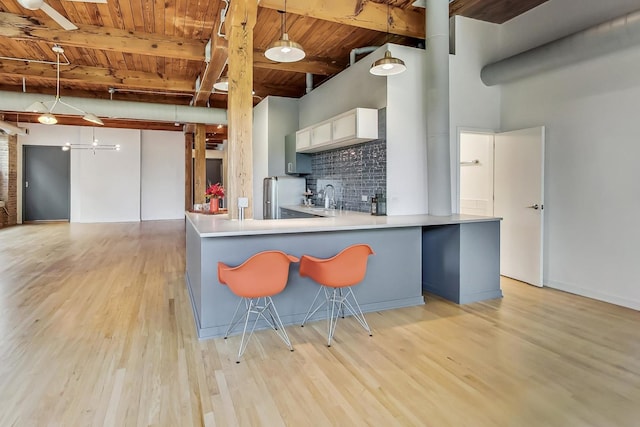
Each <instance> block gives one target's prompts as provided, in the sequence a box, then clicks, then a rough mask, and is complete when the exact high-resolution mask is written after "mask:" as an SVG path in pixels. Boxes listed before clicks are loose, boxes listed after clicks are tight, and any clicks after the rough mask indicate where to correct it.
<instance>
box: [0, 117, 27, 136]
mask: <svg viewBox="0 0 640 427" xmlns="http://www.w3.org/2000/svg"><path fill="white" fill-rule="evenodd" d="M0 130H3V131H5V132H6V133H7V134H8V135H22V136H25V135H28V134H29V129H25V128H20V127H18V126H16V125H14V124H12V123H9V122H5V121H4V120H0Z"/></svg>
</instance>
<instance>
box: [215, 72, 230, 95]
mask: <svg viewBox="0 0 640 427" xmlns="http://www.w3.org/2000/svg"><path fill="white" fill-rule="evenodd" d="M213 88H214V89H215V90H219V91H220V92H229V77H227V76H222V77H220V78H219V79H218V80H216V82H215V83H214V84H213Z"/></svg>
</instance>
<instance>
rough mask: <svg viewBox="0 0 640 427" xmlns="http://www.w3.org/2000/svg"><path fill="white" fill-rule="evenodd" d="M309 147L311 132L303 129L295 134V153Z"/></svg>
mask: <svg viewBox="0 0 640 427" xmlns="http://www.w3.org/2000/svg"><path fill="white" fill-rule="evenodd" d="M310 146H311V130H310V129H304V130H300V131H298V132H296V151H299V150H304V149H305V148H307V147H310Z"/></svg>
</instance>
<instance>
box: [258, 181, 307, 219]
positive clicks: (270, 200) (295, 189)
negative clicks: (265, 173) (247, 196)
mask: <svg viewBox="0 0 640 427" xmlns="http://www.w3.org/2000/svg"><path fill="white" fill-rule="evenodd" d="M305 183H306V181H305V179H304V178H299V177H295V176H270V177H267V178H265V179H264V183H263V199H262V200H263V208H262V212H263V214H262V217H263V218H264V219H280V207H282V206H287V205H299V204H301V202H302V199H303V198H304V196H303V194H302V193H304V191H305Z"/></svg>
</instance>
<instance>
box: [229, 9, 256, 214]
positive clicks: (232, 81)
mask: <svg viewBox="0 0 640 427" xmlns="http://www.w3.org/2000/svg"><path fill="white" fill-rule="evenodd" d="M257 11H258V6H257V2H256V1H255V0H234V1H233V2H232V3H231V10H230V12H229V13H230V15H229V17H228V18H227V23H230V24H231V25H230V28H229V72H228V77H229V96H228V107H227V108H228V124H229V133H228V144H227V145H228V146H227V150H228V154H227V155H228V162H227V197H226V199H227V208H228V209H229V218H230V219H237V218H238V197H246V198H248V199H249V207H248V208H245V210H244V214H245V218H252V217H253V214H252V212H253V208H252V204H253V154H252V145H253V138H252V133H253V123H252V121H253V94H252V90H253V27H254V26H255V23H256V17H257Z"/></svg>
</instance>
